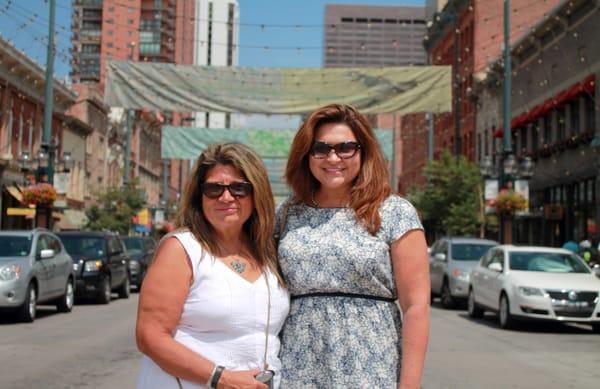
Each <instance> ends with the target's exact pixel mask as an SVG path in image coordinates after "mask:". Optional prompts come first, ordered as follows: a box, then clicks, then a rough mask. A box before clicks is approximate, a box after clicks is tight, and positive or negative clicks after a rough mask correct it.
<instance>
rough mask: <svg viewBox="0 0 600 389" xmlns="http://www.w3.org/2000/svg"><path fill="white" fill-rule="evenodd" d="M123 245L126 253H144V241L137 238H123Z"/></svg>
mask: <svg viewBox="0 0 600 389" xmlns="http://www.w3.org/2000/svg"><path fill="white" fill-rule="evenodd" d="M123 243H125V247H126V248H127V251H128V252H129V253H131V254H136V253H141V252H143V251H144V240H143V239H139V238H123Z"/></svg>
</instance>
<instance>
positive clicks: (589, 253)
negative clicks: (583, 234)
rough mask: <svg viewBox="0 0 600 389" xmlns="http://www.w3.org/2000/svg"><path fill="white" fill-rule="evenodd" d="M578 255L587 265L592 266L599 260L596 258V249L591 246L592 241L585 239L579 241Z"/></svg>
mask: <svg viewBox="0 0 600 389" xmlns="http://www.w3.org/2000/svg"><path fill="white" fill-rule="evenodd" d="M579 255H580V256H581V258H583V260H584V261H585V263H587V264H588V265H589V266H593V265H595V264H597V263H599V262H600V261H599V260H598V250H596V248H595V247H592V243H591V242H590V241H589V240H587V239H584V240H582V241H581V242H579Z"/></svg>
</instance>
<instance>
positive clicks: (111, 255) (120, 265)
mask: <svg viewBox="0 0 600 389" xmlns="http://www.w3.org/2000/svg"><path fill="white" fill-rule="evenodd" d="M107 244H108V266H109V268H110V273H111V275H112V285H111V288H116V287H117V286H119V285H121V284H122V283H123V282H124V280H125V277H126V276H127V270H126V269H125V265H126V261H125V253H124V252H123V247H122V246H121V245H120V244H119V241H118V240H117V238H115V237H114V236H109V237H108V239H107Z"/></svg>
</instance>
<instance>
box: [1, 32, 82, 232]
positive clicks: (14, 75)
mask: <svg viewBox="0 0 600 389" xmlns="http://www.w3.org/2000/svg"><path fill="white" fill-rule="evenodd" d="M53 89H54V92H53V96H54V101H53V115H52V124H51V137H52V143H53V145H54V147H55V153H56V157H57V159H61V158H63V157H64V155H65V154H64V153H65V152H71V151H72V150H71V147H72V146H73V142H74V139H72V138H71V137H70V135H72V134H73V133H76V134H77V135H76V137H77V138H78V139H81V138H82V137H85V136H86V135H85V131H84V132H81V131H80V128H78V124H76V123H73V122H72V120H71V119H69V117H67V116H66V112H67V110H68V108H69V107H70V106H71V105H72V104H73V103H75V100H76V95H75V93H73V92H72V91H70V90H69V89H68V88H67V87H66V86H65V85H64V84H62V83H61V82H60V81H58V80H54V83H53ZM44 90H45V70H44V69H42V68H41V67H40V66H39V65H37V64H36V63H35V62H34V61H33V60H31V59H30V58H29V57H27V56H26V55H24V54H23V53H22V52H21V51H19V50H17V49H16V48H15V47H14V46H12V45H11V44H10V43H8V42H7V41H5V40H4V39H0V184H1V185H2V193H1V196H0V202H1V204H0V212H1V213H0V229H24V228H31V227H33V226H35V224H36V218H35V217H34V216H33V215H31V214H30V215H25V214H14V213H12V212H9V209H12V210H17V211H18V210H23V209H24V208H27V206H26V205H25V204H24V203H23V197H22V193H21V190H22V188H23V187H24V186H26V185H29V184H32V183H35V182H36V181H41V180H43V177H40V175H41V174H40V173H36V170H37V169H36V168H35V167H34V166H33V164H32V161H34V160H35V159H36V156H37V155H38V152H39V151H40V150H41V145H42V135H43V128H42V127H43V115H44V101H45V96H44ZM80 167H81V166H80ZM55 172H56V173H59V174H60V171H59V169H58V166H56V168H55ZM78 172H79V170H78ZM75 174H80V173H75V172H74V171H71V172H70V173H68V174H67V175H68V177H66V182H67V183H69V182H71V183H73V185H74V186H73V187H67V188H65V191H64V193H61V194H60V196H59V200H61V201H63V203H64V204H65V206H67V205H68V204H69V203H70V204H71V206H75V208H79V207H78V206H77V205H79V204H77V200H79V199H80V195H81V187H80V186H79V185H78V184H77V185H76V184H75V183H76V182H77V178H78V177H73V176H74V175H75ZM61 217H62V214H61V213H60V212H56V213H54V218H55V219H56V220H60V219H61Z"/></svg>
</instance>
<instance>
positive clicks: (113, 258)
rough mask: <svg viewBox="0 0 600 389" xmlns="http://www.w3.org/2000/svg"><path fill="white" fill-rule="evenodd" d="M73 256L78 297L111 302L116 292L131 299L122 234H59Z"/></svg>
mask: <svg viewBox="0 0 600 389" xmlns="http://www.w3.org/2000/svg"><path fill="white" fill-rule="evenodd" d="M58 236H60V238H61V239H62V241H63V244H64V245H65V248H66V249H67V251H68V252H69V254H71V256H72V257H73V268H74V269H75V272H76V273H77V289H76V290H77V294H76V296H77V297H94V298H95V299H96V301H97V302H98V303H101V304H108V303H110V298H111V293H112V291H116V292H117V293H118V294H119V297H120V298H129V256H128V255H127V251H126V250H125V245H124V244H123V242H122V241H121V238H119V236H118V235H116V234H114V233H111V232H104V231H103V232H95V231H69V232H61V233H59V234H58Z"/></svg>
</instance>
